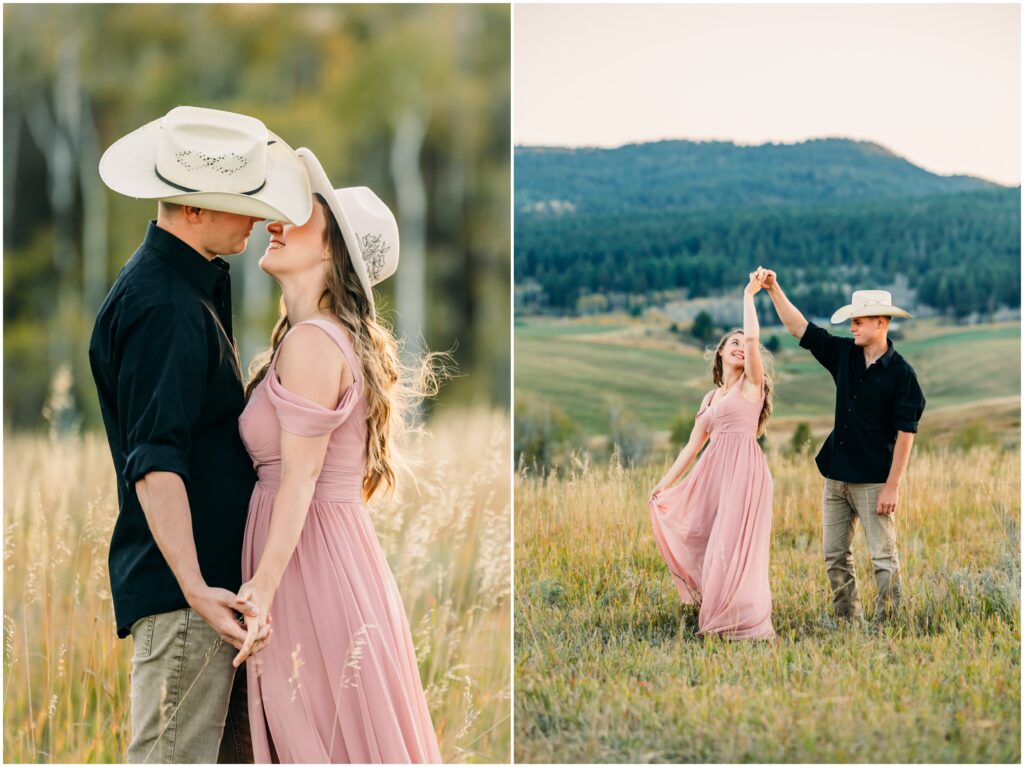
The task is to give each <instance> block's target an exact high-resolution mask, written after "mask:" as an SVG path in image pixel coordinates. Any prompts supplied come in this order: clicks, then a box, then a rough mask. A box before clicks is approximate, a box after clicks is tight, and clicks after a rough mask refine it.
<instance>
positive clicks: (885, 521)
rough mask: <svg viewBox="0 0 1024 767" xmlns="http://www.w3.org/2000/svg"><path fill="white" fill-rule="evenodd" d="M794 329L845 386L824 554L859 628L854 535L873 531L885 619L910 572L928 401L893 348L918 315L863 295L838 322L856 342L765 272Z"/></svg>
mask: <svg viewBox="0 0 1024 767" xmlns="http://www.w3.org/2000/svg"><path fill="white" fill-rule="evenodd" d="M759 271H760V272H761V274H762V276H763V277H764V287H765V289H766V290H767V291H768V295H769V296H771V299H772V303H774V304H775V310H776V311H777V312H778V314H779V318H780V319H781V320H782V322H783V323H784V324H785V326H786V329H787V330H788V331H789V332H790V333H791V334H793V335H794V336H795V337H796V338H799V339H800V346H802V347H803V348H804V349H807V350H809V351H810V352H811V354H813V355H814V358H815V359H816V360H818V362H819V363H821V364H822V366H824V367H825V369H826V370H828V371H829V373H831V374H832V378H833V380H834V381H835V384H836V410H835V428H834V429H833V431H832V433H831V434H829V436H828V439H826V440H825V444H824V445H822V447H821V450H820V451H819V452H818V455H817V457H816V459H815V460H816V463H817V465H818V469H819V470H820V471H821V473H822V475H823V476H824V477H825V491H824V496H823V498H822V519H823V531H822V540H823V549H824V554H825V564H826V567H827V569H828V577H829V582H830V583H831V587H832V603H833V607H834V610H835V614H836V617H838V618H859V617H860V614H861V610H860V602H859V599H858V597H857V581H856V578H855V576H854V571H853V552H852V543H853V529H854V523H855V521H856V520H857V519H860V521H861V524H862V525H863V526H864V533H865V537H866V538H867V543H868V549H869V550H870V552H871V564H872V566H873V567H874V570H875V583H876V585H877V586H878V603H877V608H876V610H875V617H876V619H877V618H882V617H884V616H885V615H886V614H887V613H888V612H890V611H894V610H896V609H897V608H898V607H899V602H900V562H899V553H898V552H897V549H896V523H895V519H894V516H893V515H894V512H895V511H896V506H897V503H898V499H899V486H900V480H901V479H902V477H903V472H904V471H905V469H906V468H907V462H908V461H909V459H910V450H911V447H913V444H914V435H915V434H916V433H917V424H918V421H919V420H920V419H921V414H922V413H923V412H924V406H925V398H924V394H923V392H922V391H921V387H920V385H919V384H918V382H917V375H916V374H915V373H914V369H913V368H912V367H911V366H910V364H909V363H908V362H907V361H906V360H905V359H904V358H903V357H902V356H901V355H900V354H899V353H898V352H897V351H896V349H895V348H893V344H892V341H890V340H889V339H888V332H889V323H890V322H891V318H892V317H910V314H909V313H908V312H906V311H904V310H903V309H900V308H899V307H897V306H893V304H892V296H890V294H889V293H888V292H886V291H884V290H858V291H856V292H855V293H854V294H853V301H852V302H851V303H850V304H848V305H846V306H844V307H842V308H841V309H839V310H838V311H836V312H835V314H833V315H832V322H833V323H834V324H839V323H843V322H846V321H847V320H849V322H850V332H851V333H852V334H853V338H852V339H851V338H840V337H837V336H833V335H831V334H830V333H829V332H828V331H826V330H825V329H824V328H821V327H818V326H817V325H815V324H814V323H813V322H808V321H807V320H806V319H805V318H804V316H803V314H801V313H800V311H799V310H798V309H797V308H796V307H795V306H793V304H792V303H790V301H789V299H788V298H787V297H786V294H785V293H783V292H782V288H781V287H780V286H779V283H778V280H777V279H776V275H775V272H773V271H771V270H769V269H764V270H759Z"/></svg>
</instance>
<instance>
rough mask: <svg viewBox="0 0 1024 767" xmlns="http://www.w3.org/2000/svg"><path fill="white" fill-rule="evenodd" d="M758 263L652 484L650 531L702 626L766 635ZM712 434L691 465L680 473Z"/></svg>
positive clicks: (765, 404) (764, 416) (767, 485)
mask: <svg viewBox="0 0 1024 767" xmlns="http://www.w3.org/2000/svg"><path fill="white" fill-rule="evenodd" d="M763 279H764V271H763V270H762V269H760V268H759V269H758V270H757V271H756V272H754V273H753V274H751V275H750V283H749V284H748V285H747V287H746V288H745V289H744V291H743V330H733V331H730V332H729V333H727V334H726V335H725V336H724V337H723V338H722V340H721V341H720V342H719V344H718V348H717V349H716V350H715V356H714V361H713V363H712V367H711V370H712V378H713V379H714V382H715V384H716V386H717V388H715V389H712V390H711V391H710V392H708V394H707V396H705V397H704V400H703V402H702V404H701V408H700V410H699V411H698V413H697V419H696V423H695V424H694V427H693V432H692V433H691V434H690V440H689V442H687V444H686V447H684V448H683V449H682V451H681V452H680V453H679V457H678V458H677V459H676V461H675V463H673V464H672V467H671V468H670V469H669V470H668V473H667V474H665V476H664V477H663V478H662V479H661V481H660V482H659V483H658V484H657V486H656V487H655V488H654V490H653V491H651V497H650V501H649V502H648V508H649V510H650V513H651V523H652V524H653V526H654V539H655V541H657V544H658V549H659V551H661V555H662V557H664V558H665V562H666V564H668V569H669V572H670V573H671V574H672V580H673V582H674V583H675V586H676V589H677V590H678V592H679V597H680V599H681V600H682V601H683V603H684V604H695V603H696V604H699V605H700V614H699V616H698V619H697V622H698V625H699V626H700V634H720V635H722V636H726V637H730V638H735V639H740V638H742V639H750V638H771V637H774V636H775V631H774V629H773V628H772V595H771V590H770V589H769V587H768V549H769V545H770V542H771V527H772V476H771V474H770V473H769V471H768V464H767V462H766V461H765V458H764V453H763V452H762V451H761V447H760V446H759V445H758V444H757V438H758V437H759V436H761V435H762V434H763V433H764V432H765V428H766V426H767V423H768V418H769V416H770V415H771V412H772V384H771V378H770V377H769V375H768V373H766V371H765V362H766V361H768V360H769V359H770V358H769V357H768V355H767V352H764V353H763V354H762V347H761V343H760V339H759V329H758V323H757V313H756V312H755V310H754V295H755V294H756V293H757V292H758V291H759V290H760V289H761V287H762V282H763ZM709 438H710V440H711V444H710V446H709V447H708V449H707V450H706V451H705V452H704V454H703V455H702V456H701V458H700V460H698V461H697V465H696V466H695V467H694V469H693V471H692V472H691V473H690V474H689V476H687V477H686V479H684V480H683V481H682V482H681V483H680V484H678V485H676V486H675V487H672V485H673V483H675V481H676V480H677V479H679V477H681V476H682V475H683V473H684V472H685V471H686V469H687V468H688V467H689V466H690V464H691V463H692V462H693V460H694V458H696V457H697V454H698V453H700V451H701V448H703V447H704V444H705V443H706V442H707V441H708V439H709Z"/></svg>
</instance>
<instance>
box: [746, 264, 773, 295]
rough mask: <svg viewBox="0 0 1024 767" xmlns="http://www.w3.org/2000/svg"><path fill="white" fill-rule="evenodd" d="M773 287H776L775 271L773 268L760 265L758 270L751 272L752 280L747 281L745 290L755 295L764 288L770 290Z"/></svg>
mask: <svg viewBox="0 0 1024 767" xmlns="http://www.w3.org/2000/svg"><path fill="white" fill-rule="evenodd" d="M773 287H775V272H773V271H772V270H771V269H765V268H764V267H763V266H759V267H757V270H756V271H753V272H751V273H750V282H748V283H747V287H746V288H745V290H744V292H746V293H749V294H750V295H752V296H753V295H756V294H757V292H758V291H759V290H761V289H762V288H763V289H764V290H770V289H771V288H773Z"/></svg>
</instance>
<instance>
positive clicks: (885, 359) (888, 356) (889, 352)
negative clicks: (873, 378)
mask: <svg viewBox="0 0 1024 767" xmlns="http://www.w3.org/2000/svg"><path fill="white" fill-rule="evenodd" d="M885 340H886V342H888V344H889V348H888V349H886V350H885V354H883V355H882V356H881V357H879V358H878V359H879V361H880V362H881V363H882V367H884V368H888V367H889V363H890V362H892V358H893V355H895V354H896V347H895V346H893V345H892V339H891V338H887V339H885Z"/></svg>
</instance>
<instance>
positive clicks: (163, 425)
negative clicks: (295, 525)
mask: <svg viewBox="0 0 1024 767" xmlns="http://www.w3.org/2000/svg"><path fill="white" fill-rule="evenodd" d="M89 361H90V364H91V366H92V374H93V378H94V379H95V381H96V389H97V391H98V393H99V400H100V411H101V412H102V414H103V424H104V426H105V427H106V431H107V440H108V442H109V443H110V452H111V455H112V456H113V459H114V468H115V469H116V471H117V496H118V506H119V514H118V518H117V522H116V524H115V525H114V534H113V537H112V539H111V541H110V557H109V566H110V586H111V592H112V594H113V598H114V613H115V616H116V618H117V633H118V636H120V637H125V636H127V635H128V634H129V632H130V629H131V625H132V623H134V622H135V621H136V620H138V619H139V618H143V617H145V616H147V615H153V614H156V613H162V612H168V611H170V610H176V609H179V608H182V607H187V602H186V601H185V597H184V595H183V594H182V592H181V589H180V588H179V586H178V583H177V581H176V580H175V578H174V574H173V573H172V572H171V569H170V567H169V566H168V565H167V562H166V561H165V560H164V558H163V555H162V554H161V553H160V550H159V548H157V545H156V541H155V540H154V539H153V534H152V533H151V532H150V530H149V525H148V524H147V522H146V517H145V515H144V513H143V511H142V507H141V506H140V505H139V499H138V496H137V495H136V493H135V483H136V481H138V480H139V479H141V478H142V477H144V476H145V475H146V474H147V473H149V472H151V471H169V472H174V473H175V474H178V475H180V476H181V478H182V480H183V481H184V484H185V489H186V491H187V493H188V501H189V506H190V510H191V516H192V536H193V538H194V539H195V544H196V553H197V554H198V558H199V567H200V570H201V571H202V574H203V578H204V579H205V580H206V583H207V585H209V586H219V587H221V588H226V589H230V590H232V591H236V590H237V589H238V587H239V586H240V585H241V581H242V538H243V536H244V533H245V520H246V512H247V509H248V504H249V496H250V495H251V493H252V489H253V486H254V485H255V482H256V475H255V472H254V470H253V466H252V461H251V459H250V458H249V455H248V453H246V451H245V448H244V446H243V445H242V441H241V438H240V437H239V435H238V416H239V415H240V414H241V412H242V409H243V407H244V406H245V397H244V394H243V390H242V379H241V372H240V370H239V364H238V356H237V351H236V348H235V345H234V340H233V337H232V330H231V283H230V279H229V276H228V265H227V263H226V262H225V261H224V260H223V259H221V258H215V259H213V260H212V261H209V260H207V259H206V258H204V257H203V256H202V255H200V254H199V253H198V252H197V251H195V250H194V249H193V248H192V247H190V246H189V245H186V244H185V243H184V242H182V241H181V240H179V239H178V238H177V237H175V236H174V235H172V234H170V233H169V232H167V231H165V230H163V229H160V228H159V227H157V226H156V223H155V222H151V223H150V225H149V229H148V231H147V232H146V239H145V241H144V242H143V244H142V246H141V247H140V248H139V249H138V250H137V251H136V252H135V254H134V255H133V256H132V257H131V258H130V259H129V260H128V263H127V264H125V266H124V268H123V269H121V273H120V274H119V275H118V277H117V280H116V281H115V282H114V286H113V287H112V288H111V290H110V293H109V294H108V295H107V298H106V300H105V301H104V302H103V306H102V307H101V308H100V311H99V315H98V316H97V317H96V325H95V327H94V328H93V333H92V340H91V341H90V344H89Z"/></svg>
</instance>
